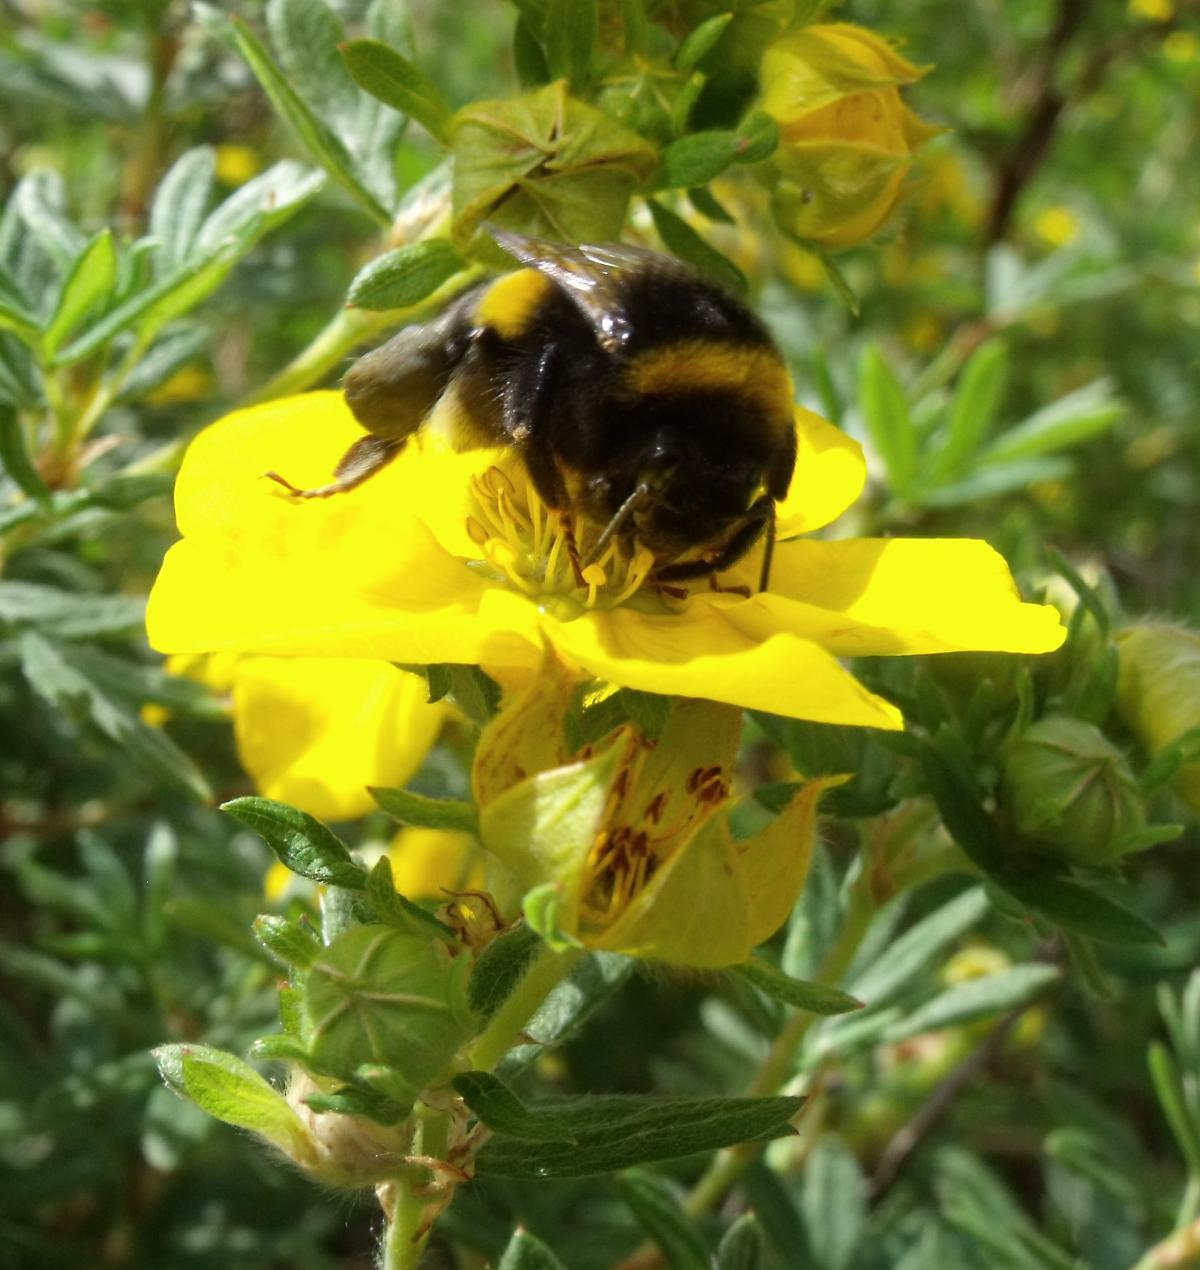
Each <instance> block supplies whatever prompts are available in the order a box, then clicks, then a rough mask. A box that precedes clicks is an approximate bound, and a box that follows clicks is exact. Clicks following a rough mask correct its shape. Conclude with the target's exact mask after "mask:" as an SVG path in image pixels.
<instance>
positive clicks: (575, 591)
mask: <svg viewBox="0 0 1200 1270" xmlns="http://www.w3.org/2000/svg"><path fill="white" fill-rule="evenodd" d="M471 496H472V502H473V504H474V510H473V512H472V514H471V515H469V516H468V517H467V533H468V534H469V535H470V536H471V540H472V541H473V542H474V543H476V544H477V545H478V547H479V549H480V553H481V555H482V560H481V561H479V565H481V566H482V567H484V568H486V569H487V570H488V571H489V572H490V573H491V574H492V576H494V577H495V578H496V580H497V581H500V582H503V583H504V584H505V585H506V586H508V587H510V588H512V589H513V590H515V591H520V592H521V593H522V594H524V595H527V596H529V598H530V599H532V600H534V601H535V602H536V603H537V605H538V607H539V608H541V609H542V610H543V611H544V612H547V613H549V614H551V615H552V616H554V617H557V618H559V619H560V620H562V621H570V620H571V619H572V618H576V617H580V616H582V615H583V614H584V613H586V612H587V611H588V610H589V609H597V608H601V609H612V608H616V607H617V606H618V605H621V604H625V603H627V602H628V601H629V600H631V599H633V598H634V596H635V595H636V596H638V598H639V599H641V598H643V597H645V598H646V599H649V600H650V601H651V602H652V604H653V606H654V607H655V608H656V609H659V610H664V611H665V608H666V606H665V605H664V604H663V602H662V597H661V595H660V594H659V593H658V592H657V591H656V590H655V589H654V588H653V587H645V588H644V586H643V584H644V583H645V582H646V580H647V578H648V577H649V575H650V572H651V570H652V569H653V568H654V554H653V552H651V551H648V550H647V549H646V548H645V547H642V546H638V547H637V548H636V550H635V551H634V552H633V554H632V555H627V554H626V553H625V551H624V550H623V549H622V547H621V545H620V544H619V543H618V542H617V540H616V539H615V538H614V539H613V540H611V541H610V542H609V543H608V544H607V545H606V546H605V547H604V550H603V551H602V552H601V553H600V555H599V556H597V558H596V559H595V560H591V561H588V563H586V564H584V563H583V561H584V560H585V559H587V555H586V543H581V542H578V541H577V540H576V538H575V535H574V530H573V526H572V523H571V519H570V517H569V516H567V515H565V514H562V513H559V512H554V511H551V510H550V509H549V508H548V507H546V505H545V504H544V503H543V502H542V500H541V499H540V498H539V497H538V495H537V492H536V491H535V490H534V488H533V486H532V483H531V482H530V481H529V478H528V477H527V476H525V474H524V473H520V472H518V473H516V474H515V480H514V476H513V475H510V474H509V473H507V472H504V471H502V470H501V469H500V468H498V467H490V468H488V469H487V471H486V472H484V473H483V474H482V475H481V476H476V477H473V478H472V480H471ZM639 593H641V594H640V595H639Z"/></svg>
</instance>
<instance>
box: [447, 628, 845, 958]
mask: <svg viewBox="0 0 1200 1270" xmlns="http://www.w3.org/2000/svg"><path fill="white" fill-rule="evenodd" d="M575 687H576V677H575V675H574V674H573V672H572V671H571V670H570V668H568V667H567V666H565V665H564V664H563V663H562V662H561V661H560V660H559V659H558V658H557V657H556V656H554V654H553V653H547V655H546V657H545V659H544V661H543V663H542V665H541V666H540V667H539V668H538V669H537V671H535V672H533V673H532V674H530V675H528V677H527V678H526V682H525V685H524V687H523V689H522V690H520V691H514V692H512V693H510V696H509V700H508V703H507V704H506V706H505V708H504V710H503V711H501V713H500V714H499V715H498V716H497V717H496V718H495V719H493V720H492V722H491V723H489V724H488V726H487V727H486V728H485V729H484V732H483V734H482V736H481V737H480V740H479V746H478V749H477V751H476V756H475V765H474V771H473V776H472V784H473V787H474V795H475V801H476V803H477V804H478V805H479V809H480V836H481V839H482V841H483V845H484V846H485V848H487V850H488V851H489V852H490V853H492V854H493V855H494V856H495V857H496V858H497V859H498V860H499V861H500V862H501V863H502V864H503V866H504V869H503V871H501V873H499V874H493V876H491V878H490V881H491V884H492V890H493V892H494V893H495V894H496V895H497V896H498V898H499V899H500V902H501V904H502V905H503V906H505V907H507V908H509V909H511V908H513V907H515V905H516V904H517V903H519V902H520V900H521V897H522V895H523V894H524V893H525V892H527V891H529V890H534V889H536V888H543V890H542V894H543V895H544V893H545V888H547V887H549V888H551V891H552V896H553V903H554V915H553V922H552V923H549V924H550V925H552V926H553V927H554V929H555V931H556V932H558V933H559V934H560V936H562V937H565V938H566V939H568V940H575V941H577V942H578V943H581V944H583V945H584V946H586V947H589V948H597V949H602V950H607V951H610V952H622V953H627V954H629V955H632V956H638V957H653V958H656V959H658V960H662V961H667V962H670V963H671V964H673V965H683V966H707V967H716V966H730V965H736V964H738V963H739V962H742V961H744V960H745V959H746V958H747V957H748V956H749V955H750V951H751V949H752V948H754V947H755V946H756V945H757V944H760V943H761V942H762V941H763V940H764V939H767V938H769V937H770V936H771V935H772V934H773V933H774V932H775V930H777V929H778V927H779V926H780V925H782V923H783V922H784V921H785V920H786V918H787V915H788V913H789V912H790V911H791V909H792V905H793V904H794V903H795V900H796V897H797V895H799V893H800V889H801V887H802V886H803V885H804V880H805V877H806V875H807V873H808V865H809V859H810V857H811V854H812V845H813V838H814V834H815V831H816V812H817V803H818V801H819V799H820V796H821V794H822V792H823V791H824V790H825V789H827V788H828V787H829V786H830V785H834V784H838V783H839V782H840V780H841V779H842V778H840V777H832V778H828V777H827V778H824V779H822V780H816V781H810V782H808V783H807V784H804V785H800V786H797V788H796V792H795V793H794V795H793V797H792V799H791V801H790V802H789V803H788V805H787V806H786V807H785V808H784V809H783V810H782V811H781V812H780V813H779V815H778V816H776V817H775V818H774V820H773V821H771V822H770V823H769V824H768V825H767V826H766V827H765V828H764V829H762V830H761V831H760V832H758V833H756V834H754V835H753V836H751V837H748V838H742V839H736V838H735V837H734V836H733V834H732V832H731V830H730V827H729V823H728V818H729V812H730V811H731V809H732V807H733V802H732V801H731V799H730V796H729V790H730V777H731V774H732V771H733V765H734V760H735V757H736V754H737V746H738V739H739V736H740V734H741V729H742V717H743V716H742V713H741V711H739V710H735V709H733V708H732V707H730V706H723V705H717V704H716V703H714V702H711V701H677V702H675V703H674V705H673V706H672V707H671V711H670V714H669V716H668V718H667V720H666V723H665V726H664V728H663V732H662V734H661V736H659V737H657V738H655V739H654V740H648V739H647V738H646V737H645V736H644V735H643V734H642V732H641V731H640V730H639V729H637V728H635V727H632V726H624V727H620V728H617V729H616V730H615V731H614V732H612V733H611V734H610V735H609V736H608V737H606V738H605V739H604V740H603V741H601V742H599V743H598V744H597V745H596V746H594V747H592V746H588V747H586V748H585V749H584V750H583V751H582V753H572V752H571V750H570V749H569V747H568V745H567V742H566V739H565V737H564V731H563V728H562V726H561V720H562V718H563V716H564V714H565V713H566V711H567V709H568V707H569V704H570V700H571V696H572V694H573V692H574V689H575ZM527 911H528V901H527ZM551 938H553V935H551Z"/></svg>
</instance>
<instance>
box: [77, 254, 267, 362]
mask: <svg viewBox="0 0 1200 1270" xmlns="http://www.w3.org/2000/svg"><path fill="white" fill-rule="evenodd" d="M247 250H249V247H248V246H246V245H243V243H242V242H241V241H238V240H236V239H234V240H228V241H226V242H225V244H224V245H223V246H221V247H219V248H217V249H216V250H214V251H213V252H212V253H211V255H208V256H207V257H196V258H193V259H192V260H191V261H189V262H188V263H187V264H186V265H182V266H181V267H180V268H178V269H176V270H175V272H174V273H172V274H170V275H169V276H168V277H166V278H162V279H160V280H159V281H158V282H156V283H154V284H153V285H151V286H149V287H146V288H145V289H144V290H142V291H138V292H137V293H136V294H134V295H132V296H130V297H129V299H128V300H126V301H125V302H124V303H123V304H119V305H117V307H116V308H115V309H113V310H112V312H111V313H107V314H105V316H104V317H103V318H101V319H100V321H99V322H97V323H96V325H95V326H93V327H92V328H91V329H90V330H88V331H85V332H84V334H83V335H81V336H79V338H78V339H76V340H74V341H73V342H72V343H70V344H68V345H67V347H66V348H64V349H63V350H62V351H61V352H60V353H58V354H57V355H56V356H55V358H54V360H53V365H54V366H56V367H59V366H70V365H73V364H74V363H75V362H78V361H82V360H83V359H84V358H85V357H90V356H91V355H92V354H93V353H96V352H98V351H99V350H100V349H102V348H103V347H104V346H105V345H106V344H108V343H110V342H111V341H112V340H113V339H114V338H115V337H116V336H118V335H120V334H121V332H122V331H124V330H126V329H128V328H129V327H131V326H134V325H135V324H136V326H137V329H138V337H139V339H140V340H142V341H143V342H144V343H146V344H149V342H150V340H151V339H153V337H154V336H155V334H157V332H158V331H159V329H160V328H161V327H163V326H165V325H166V323H168V322H169V321H170V320H171V319H172V318H174V317H176V316H178V315H179V314H180V313H186V312H187V311H188V310H189V309H193V308H195V306H196V305H197V304H199V303H200V302H201V300H204V299H207V298H208V296H210V295H211V294H212V293H213V292H214V291H215V290H216V289H217V287H219V286H220V285H221V283H222V282H224V281H225V278H226V277H227V276H228V274H229V270H230V269H231V268H232V267H233V263H234V261H235V260H236V259H237V258H238V257H239V256H241V255H243V254H244V253H245V252H246V251H247Z"/></svg>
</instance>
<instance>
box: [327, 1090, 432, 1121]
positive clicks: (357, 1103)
mask: <svg viewBox="0 0 1200 1270" xmlns="http://www.w3.org/2000/svg"><path fill="white" fill-rule="evenodd" d="M304 1101H305V1103H306V1105H307V1106H309V1107H311V1108H312V1109H313V1111H322V1112H329V1111H331V1112H336V1113H337V1114H338V1115H342V1116H362V1117H363V1118H364V1119H366V1120H373V1121H374V1122H375V1123H376V1124H380V1125H384V1126H385V1127H390V1126H392V1125H394V1124H399V1123H400V1121H401V1120H403V1119H404V1118H405V1116H407V1115H408V1113H409V1112H410V1111H411V1110H412V1099H411V1097H410V1098H409V1099H408V1101H407V1102H396V1101H394V1100H393V1099H392V1098H389V1097H387V1096H386V1095H382V1094H379V1093H376V1092H375V1091H374V1090H371V1089H362V1088H360V1087H359V1086H357V1085H340V1086H339V1087H338V1088H337V1089H334V1090H332V1091H331V1092H329V1093H320V1092H318V1093H312V1094H307V1095H306V1096H305V1099H304Z"/></svg>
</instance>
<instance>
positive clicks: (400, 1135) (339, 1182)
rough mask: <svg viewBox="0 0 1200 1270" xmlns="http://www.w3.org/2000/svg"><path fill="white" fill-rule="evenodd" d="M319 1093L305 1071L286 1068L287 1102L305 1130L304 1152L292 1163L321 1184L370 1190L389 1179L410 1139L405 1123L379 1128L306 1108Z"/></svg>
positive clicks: (339, 1114)
mask: <svg viewBox="0 0 1200 1270" xmlns="http://www.w3.org/2000/svg"><path fill="white" fill-rule="evenodd" d="M324 1092H326V1091H325V1090H324V1089H323V1088H322V1087H321V1086H320V1085H318V1084H317V1082H316V1081H315V1080H313V1078H312V1077H311V1076H310V1075H309V1074H308V1073H307V1072H306V1071H304V1070H303V1069H302V1068H300V1067H296V1066H293V1067H292V1071H291V1079H290V1080H289V1081H288V1088H287V1101H288V1103H289V1105H290V1106H291V1108H292V1110H293V1111H294V1112H295V1113H296V1115H297V1116H298V1117H299V1118H300V1122H301V1124H303V1125H304V1128H305V1130H306V1131H307V1150H306V1151H305V1152H304V1153H303V1155H293V1157H292V1158H293V1159H294V1161H295V1163H296V1164H298V1165H299V1166H300V1167H301V1168H302V1169H303V1170H304V1171H305V1172H306V1173H308V1174H310V1175H311V1176H312V1177H314V1178H315V1179H316V1180H317V1181H319V1182H323V1183H324V1184H325V1185H326V1186H338V1187H360V1186H371V1185H373V1184H374V1183H376V1182H381V1181H383V1180H384V1179H385V1178H389V1177H395V1176H396V1172H397V1169H398V1167H399V1163H400V1162H401V1161H402V1160H403V1158H404V1156H405V1155H406V1154H407V1152H408V1150H409V1146H410V1143H411V1140H412V1127H411V1125H410V1124H409V1123H408V1121H401V1122H400V1123H399V1124H396V1125H382V1124H378V1123H377V1122H376V1121H374V1120H368V1119H367V1118H366V1117H365V1116H351V1115H346V1114H344V1113H343V1112H340V1111H317V1110H316V1109H315V1108H313V1107H310V1106H309V1105H308V1101H307V1100H308V1097H309V1095H310V1094H319V1093H324Z"/></svg>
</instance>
